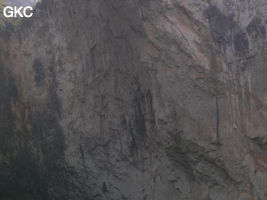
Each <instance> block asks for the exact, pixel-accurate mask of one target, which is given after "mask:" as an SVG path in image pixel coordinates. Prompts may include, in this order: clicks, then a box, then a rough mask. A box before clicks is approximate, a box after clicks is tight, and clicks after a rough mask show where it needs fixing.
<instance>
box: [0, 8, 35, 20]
mask: <svg viewBox="0 0 267 200" xmlns="http://www.w3.org/2000/svg"><path fill="white" fill-rule="evenodd" d="M3 14H4V16H5V17H7V18H10V17H26V18H29V17H32V15H33V8H32V7H31V6H26V7H22V6H21V7H16V6H15V7H11V6H6V7H5V8H4V10H3Z"/></svg>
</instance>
